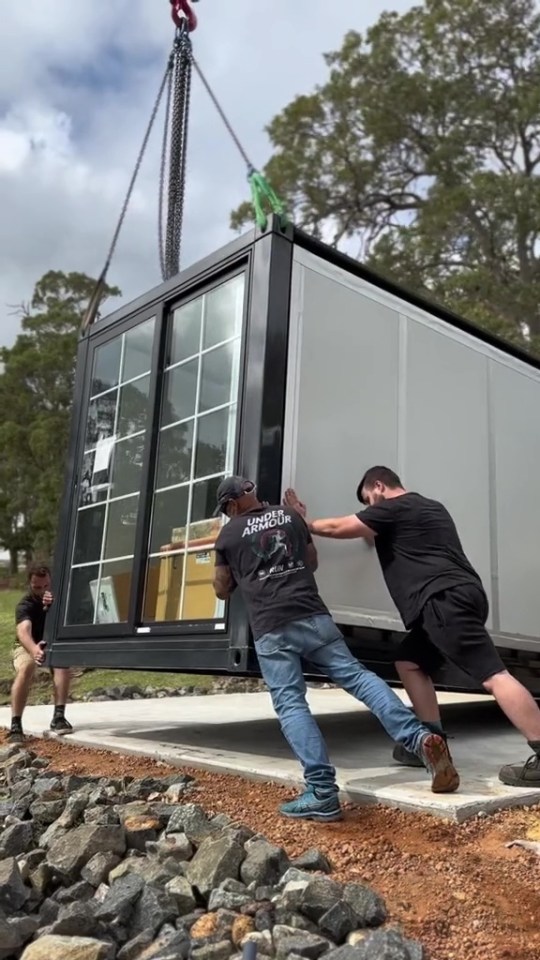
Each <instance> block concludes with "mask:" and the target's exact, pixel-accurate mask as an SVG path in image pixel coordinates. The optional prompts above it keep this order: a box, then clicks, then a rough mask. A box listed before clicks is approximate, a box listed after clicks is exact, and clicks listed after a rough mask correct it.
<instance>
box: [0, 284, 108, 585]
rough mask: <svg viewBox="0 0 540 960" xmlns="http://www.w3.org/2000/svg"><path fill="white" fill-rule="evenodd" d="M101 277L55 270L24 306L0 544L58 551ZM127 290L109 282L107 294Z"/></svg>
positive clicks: (10, 381)
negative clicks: (78, 373) (91, 314)
mask: <svg viewBox="0 0 540 960" xmlns="http://www.w3.org/2000/svg"><path fill="white" fill-rule="evenodd" d="M94 286H95V281H94V280H92V279H91V278H90V277H87V276H86V275H85V274H82V273H68V274H64V273H61V272H59V271H50V272H49V273H47V274H45V276H44V277H42V279H41V280H40V281H39V282H38V284H37V285H36V288H35V291H34V295H33V298H32V301H31V303H30V305H29V306H28V307H23V308H22V310H21V312H22V323H21V326H22V332H21V333H20V334H19V336H18V337H17V340H16V341H15V344H14V345H13V347H11V348H6V347H4V348H3V349H1V350H0V361H1V363H2V365H3V372H2V374H1V375H0V405H1V409H2V411H3V415H2V420H1V422H0V543H1V544H2V546H3V547H4V549H7V550H9V552H10V555H11V566H12V571H13V572H16V569H17V554H18V551H20V550H24V551H26V552H27V553H28V554H32V553H34V552H35V553H37V554H39V555H43V556H46V557H48V556H50V555H51V554H52V552H53V546H54V540H55V536H56V524H57V518H58V511H59V505H60V497H61V495H62V485H63V474H64V470H65V464H66V456H67V444H68V435H69V422H70V415H71V405H72V398H73V387H74V380H75V360H76V352H77V339H78V334H79V330H80V326H81V321H82V318H83V315H84V311H85V309H86V306H87V303H88V300H89V298H90V297H91V295H92V293H93V290H94ZM119 293H120V291H119V290H118V289H117V288H115V287H106V289H105V292H104V297H103V300H105V299H106V298H108V297H111V296H117V295H118V294H119Z"/></svg>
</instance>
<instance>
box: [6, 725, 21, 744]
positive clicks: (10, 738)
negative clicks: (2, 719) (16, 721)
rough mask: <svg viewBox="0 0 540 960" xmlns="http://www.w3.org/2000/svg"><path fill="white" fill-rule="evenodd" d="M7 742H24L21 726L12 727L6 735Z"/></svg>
mask: <svg viewBox="0 0 540 960" xmlns="http://www.w3.org/2000/svg"><path fill="white" fill-rule="evenodd" d="M6 742H7V743H24V733H23V731H22V727H12V728H11V730H10V731H9V733H8V735H7V737H6Z"/></svg>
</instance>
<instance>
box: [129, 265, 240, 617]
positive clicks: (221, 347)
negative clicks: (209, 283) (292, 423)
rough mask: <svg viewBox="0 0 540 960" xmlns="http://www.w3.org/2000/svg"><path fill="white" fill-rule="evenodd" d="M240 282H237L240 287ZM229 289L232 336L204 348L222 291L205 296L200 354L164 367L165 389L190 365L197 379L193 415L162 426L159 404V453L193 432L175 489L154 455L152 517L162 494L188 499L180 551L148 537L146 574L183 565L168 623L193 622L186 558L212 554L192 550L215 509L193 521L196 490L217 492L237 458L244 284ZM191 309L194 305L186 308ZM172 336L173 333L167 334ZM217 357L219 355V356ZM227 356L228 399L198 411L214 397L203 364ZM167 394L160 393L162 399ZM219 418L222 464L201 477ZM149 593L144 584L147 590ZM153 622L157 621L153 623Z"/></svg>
mask: <svg viewBox="0 0 540 960" xmlns="http://www.w3.org/2000/svg"><path fill="white" fill-rule="evenodd" d="M239 280H240V282H238V281H239ZM229 284H234V285H235V287H234V291H235V297H234V306H233V307H232V312H233V313H234V335H232V336H228V337H226V338H225V339H224V338H218V342H216V343H214V344H211V345H210V346H205V337H206V336H207V333H208V331H207V321H208V298H209V296H212V293H214V294H215V293H217V292H218V291H219V289H220V288H216V289H215V291H212V292H211V293H210V294H207V295H204V296H203V297H202V298H200V299H201V312H200V330H199V337H198V351H197V353H193V352H192V351H190V355H189V356H186V357H182V359H180V360H173V362H170V363H168V364H167V366H166V367H165V369H164V382H165V383H166V382H167V380H168V378H169V377H170V375H171V373H175V374H176V375H179V376H181V374H182V369H183V368H185V369H186V371H188V370H189V368H190V365H191V368H192V367H193V364H194V362H196V363H197V376H196V385H195V397H194V406H193V411H192V412H190V415H189V416H185V417H181V418H179V419H178V418H175V419H173V420H172V422H170V423H169V422H165V423H163V420H164V419H165V410H164V402H162V414H161V420H162V424H161V426H160V431H159V440H160V448H161V444H162V441H163V438H164V437H165V436H166V434H167V433H168V432H169V431H171V430H174V429H175V428H178V427H179V426H180V427H181V426H184V427H186V428H190V429H191V430H192V433H191V450H190V454H189V471H188V472H187V476H186V478H185V479H183V480H182V481H181V482H179V483H172V484H170V483H166V484H163V483H160V482H159V460H160V457H159V454H158V468H157V471H156V485H155V494H154V515H155V512H156V498H158V497H159V496H160V495H161V494H165V493H167V494H171V493H174V491H177V492H178V495H179V497H181V495H182V493H184V494H185V493H187V506H186V509H185V520H186V522H185V524H179V526H180V527H181V528H182V529H183V530H184V531H185V535H183V536H182V542H181V544H180V543H179V545H178V547H175V545H174V542H172V543H170V544H168V545H163V544H159V543H155V542H153V540H155V538H153V536H152V532H151V537H150V545H149V553H148V564H149V569H150V567H151V565H152V563H154V564H159V562H160V561H163V559H164V558H169V557H170V558H173V557H174V558H178V559H182V560H183V563H182V575H181V585H180V596H179V601H178V609H177V615H176V617H174V618H172V619H177V620H182V619H192V618H191V617H186V616H185V615H184V613H185V603H186V593H187V591H189V589H190V587H189V584H188V582H187V573H188V562H187V560H188V557H193V555H194V554H201V553H208V552H211V551H212V549H213V547H212V545H210V544H205V545H204V546H201V545H197V544H196V543H195V545H192V539H194V540H196V538H197V527H198V526H199V527H200V525H201V524H203V523H204V522H205V521H206V522H207V521H208V520H209V519H210V518H211V517H212V513H213V509H214V504H213V503H212V505H211V507H209V509H208V510H207V511H205V516H204V518H198V519H194V498H195V495H196V491H197V489H198V488H199V489H200V487H202V485H205V484H207V485H208V487H210V488H211V489H214V488H217V486H218V484H219V483H220V482H221V480H222V479H223V477H224V476H226V475H227V474H229V473H232V472H233V469H234V457H235V452H236V451H235V440H236V420H237V406H238V390H239V381H240V354H241V333H242V322H241V319H242V315H243V304H244V279H243V277H241V278H235V280H232V281H228V283H226V284H224V285H223V287H226V286H228V285H229ZM190 306H191V307H193V302H192V304H191V305H190ZM183 309H184V308H182V307H180V308H179V310H178V311H176V313H175V316H174V317H173V324H174V323H175V322H178V321H179V322H180V323H181V322H182V310H183ZM171 333H172V331H171ZM220 351H221V353H220ZM226 351H227V353H228V355H229V359H230V360H231V366H230V372H229V373H228V377H227V379H228V383H227V391H228V396H227V399H226V401H225V402H219V403H217V404H214V405H212V403H210V405H209V406H204V407H202V404H201V398H202V394H203V391H204V392H207V393H208V394H209V395H211V393H212V389H211V388H212V384H211V383H210V382H209V378H208V376H205V361H206V360H210V361H212V360H215V361H218V362H219V359H220V357H223V358H224V359H225V352H226ZM165 395H166V391H165V390H164V398H163V400H164V399H165ZM219 413H222V414H224V416H225V417H226V420H227V425H226V434H225V436H222V437H220V443H221V446H222V449H223V452H224V457H223V461H222V463H221V467H220V469H219V470H218V471H217V472H211V473H206V472H204V471H203V472H202V473H199V472H198V470H197V457H198V450H199V449H200V441H201V440H202V438H201V432H202V430H204V427H205V424H209V423H210V419H209V418H212V417H215V415H216V414H219ZM147 589H148V584H147ZM146 608H147V603H146V602H145V611H146ZM224 613H225V603H224V602H223V601H221V600H216V601H215V604H214V611H213V616H214V618H215V619H222V618H223V616H224ZM145 619H149V620H150V619H151V620H153V619H154V617H149V616H146V617H145ZM156 619H159V618H157V617H156Z"/></svg>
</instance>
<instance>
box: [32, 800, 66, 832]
mask: <svg viewBox="0 0 540 960" xmlns="http://www.w3.org/2000/svg"><path fill="white" fill-rule="evenodd" d="M64 805H65V800H34V802H33V803H32V804H30V807H29V810H30V813H31V815H32V817H33V819H34V821H35V823H36V824H37V825H39V827H48V826H49V825H50V824H51V823H54V821H55V820H58V817H59V816H61V814H62V813H63V810H64Z"/></svg>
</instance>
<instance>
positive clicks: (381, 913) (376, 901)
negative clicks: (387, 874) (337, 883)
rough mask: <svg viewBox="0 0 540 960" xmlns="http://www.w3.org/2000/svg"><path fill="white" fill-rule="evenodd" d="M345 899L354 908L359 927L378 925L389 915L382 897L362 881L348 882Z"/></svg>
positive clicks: (344, 893) (344, 892)
mask: <svg viewBox="0 0 540 960" xmlns="http://www.w3.org/2000/svg"><path fill="white" fill-rule="evenodd" d="M343 900H344V901H345V903H348V904H349V906H350V907H351V908H352V909H353V911H354V913H355V915H356V919H357V921H358V922H357V926H359V927H378V926H380V925H381V924H382V923H384V922H385V920H386V919H387V917H388V911H387V909H386V905H385V903H384V900H383V899H382V897H380V896H379V895H378V893H375V891H374V890H372V889H371V887H367V886H365V885H364V884H362V883H346V884H345V887H344V888H343Z"/></svg>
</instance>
